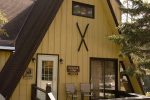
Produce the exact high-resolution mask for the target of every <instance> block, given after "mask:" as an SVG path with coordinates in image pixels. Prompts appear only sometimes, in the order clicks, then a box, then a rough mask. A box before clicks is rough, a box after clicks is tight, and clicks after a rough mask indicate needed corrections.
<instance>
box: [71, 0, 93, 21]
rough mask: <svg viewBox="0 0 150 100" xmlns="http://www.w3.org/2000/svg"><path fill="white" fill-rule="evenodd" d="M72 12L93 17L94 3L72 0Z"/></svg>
mask: <svg viewBox="0 0 150 100" xmlns="http://www.w3.org/2000/svg"><path fill="white" fill-rule="evenodd" d="M72 14H73V15H76V16H83V17H88V18H94V17H95V16H94V5H89V4H85V3H80V2H75V1H72Z"/></svg>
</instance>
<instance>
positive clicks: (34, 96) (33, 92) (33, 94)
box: [31, 84, 51, 100]
mask: <svg viewBox="0 0 150 100" xmlns="http://www.w3.org/2000/svg"><path fill="white" fill-rule="evenodd" d="M37 90H39V91H41V92H43V93H44V94H45V97H46V100H51V99H50V98H49V96H48V93H50V92H51V86H50V85H49V84H47V85H46V90H44V89H42V88H40V87H37V85H36V84H32V86H31V100H40V99H39V98H38V97H37Z"/></svg>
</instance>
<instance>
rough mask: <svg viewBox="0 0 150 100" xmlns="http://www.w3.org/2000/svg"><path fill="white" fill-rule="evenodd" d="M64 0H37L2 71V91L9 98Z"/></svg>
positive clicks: (0, 90)
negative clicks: (14, 49) (13, 51)
mask: <svg viewBox="0 0 150 100" xmlns="http://www.w3.org/2000/svg"><path fill="white" fill-rule="evenodd" d="M62 2H63V0H37V1H36V2H35V5H34V7H33V9H32V11H31V13H30V15H29V16H28V19H27V20H26V22H25V24H24V26H23V28H22V29H21V31H20V33H21V34H19V36H18V38H17V41H16V51H15V53H14V54H12V55H11V56H10V57H9V59H8V61H7V62H6V64H5V66H4V67H3V69H2V71H1V73H0V93H1V94H2V95H3V96H4V97H5V98H6V100H9V98H10V97H11V95H12V93H13V91H14V90H15V88H16V86H17V84H18V83H19V81H20V79H21V77H22V75H23V74H24V72H25V70H26V68H27V67H28V64H29V63H30V61H31V59H32V56H33V55H34V53H35V52H36V50H37V48H38V46H39V44H40V43H41V41H42V39H43V37H44V36H45V34H46V31H47V29H48V28H49V26H50V25H51V23H52V21H53V19H54V17H55V16H56V13H57V11H58V9H59V8H60V6H61V4H62Z"/></svg>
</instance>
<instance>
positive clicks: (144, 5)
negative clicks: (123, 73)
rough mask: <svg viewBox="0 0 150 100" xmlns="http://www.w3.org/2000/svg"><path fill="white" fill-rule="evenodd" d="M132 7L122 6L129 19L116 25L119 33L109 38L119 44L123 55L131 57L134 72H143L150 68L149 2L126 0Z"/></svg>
mask: <svg viewBox="0 0 150 100" xmlns="http://www.w3.org/2000/svg"><path fill="white" fill-rule="evenodd" d="M128 1H129V2H130V4H131V5H132V7H129V8H125V7H122V8H121V10H122V12H123V13H124V14H128V15H129V16H130V17H131V20H130V21H128V22H125V23H122V24H120V25H119V26H118V29H119V31H120V32H121V34H118V35H112V36H110V37H109V38H110V39H111V40H113V41H114V42H115V43H117V44H119V45H120V52H121V55H123V56H128V57H131V60H132V61H133V62H134V63H135V64H136V65H137V69H136V70H135V72H136V73H137V74H143V73H145V72H148V71H149V70H150V4H149V3H148V2H143V1H142V0H128Z"/></svg>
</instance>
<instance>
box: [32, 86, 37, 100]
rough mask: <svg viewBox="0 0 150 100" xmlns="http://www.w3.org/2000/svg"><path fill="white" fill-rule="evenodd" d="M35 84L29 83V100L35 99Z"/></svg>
mask: <svg viewBox="0 0 150 100" xmlns="http://www.w3.org/2000/svg"><path fill="white" fill-rule="evenodd" d="M35 86H36V84H32V85H31V100H36V88H35Z"/></svg>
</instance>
